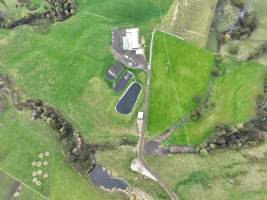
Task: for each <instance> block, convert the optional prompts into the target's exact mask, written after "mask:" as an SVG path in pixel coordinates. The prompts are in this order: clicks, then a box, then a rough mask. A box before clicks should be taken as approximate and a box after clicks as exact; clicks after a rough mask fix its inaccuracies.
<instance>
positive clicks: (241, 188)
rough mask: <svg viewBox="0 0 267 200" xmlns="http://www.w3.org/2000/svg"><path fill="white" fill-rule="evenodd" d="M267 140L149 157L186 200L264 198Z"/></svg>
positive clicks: (247, 199)
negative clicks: (232, 148)
mask: <svg viewBox="0 0 267 200" xmlns="http://www.w3.org/2000/svg"><path fill="white" fill-rule="evenodd" d="M266 148H267V144H266V143H265V144H263V145H261V146H259V147H255V148H250V149H243V150H241V151H230V150H227V151H217V152H214V153H211V154H208V156H205V157H201V156H199V155H186V154H184V155H173V156H163V157H152V156H149V157H147V158H146V160H147V161H148V163H149V164H150V165H151V166H153V168H154V169H155V170H156V172H157V173H158V174H159V175H160V176H161V177H164V178H165V180H166V181H167V183H168V184H169V185H170V186H171V187H172V188H173V190H174V191H175V192H176V193H177V195H178V196H179V197H180V199H182V200H189V199H194V200H203V199H205V200H214V199H216V200H264V199H266V197H267V185H266V183H267V159H266V158H267V157H266Z"/></svg>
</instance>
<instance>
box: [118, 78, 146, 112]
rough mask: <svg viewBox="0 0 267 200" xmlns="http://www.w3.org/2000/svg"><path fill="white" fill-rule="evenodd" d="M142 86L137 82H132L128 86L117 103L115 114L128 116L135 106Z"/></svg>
mask: <svg viewBox="0 0 267 200" xmlns="http://www.w3.org/2000/svg"><path fill="white" fill-rule="evenodd" d="M141 90H142V85H141V84H140V83H138V82H134V83H133V84H131V85H130V86H129V88H128V89H127V91H126V93H125V94H123V95H122V97H121V98H120V100H119V102H118V103H117V105H116V110H117V112H119V113H121V114H122V115H128V114H129V113H130V112H131V111H132V110H133V107H134V105H135V104H136V102H137V100H138V97H139V95H140V93H141Z"/></svg>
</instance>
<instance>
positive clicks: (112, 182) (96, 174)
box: [89, 165, 128, 190]
mask: <svg viewBox="0 0 267 200" xmlns="http://www.w3.org/2000/svg"><path fill="white" fill-rule="evenodd" d="M89 175H90V177H91V180H92V181H93V183H94V184H95V185H96V186H98V187H103V188H105V189H106V190H112V189H119V190H126V189H127V188H128V184H127V183H126V182H125V181H124V180H122V179H119V178H114V177H112V176H111V175H110V174H109V173H108V171H107V170H105V169H104V168H103V167H102V166H101V165H95V167H94V168H93V169H92V171H90V172H89Z"/></svg>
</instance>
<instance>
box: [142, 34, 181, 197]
mask: <svg viewBox="0 0 267 200" xmlns="http://www.w3.org/2000/svg"><path fill="white" fill-rule="evenodd" d="M154 34H155V31H153V33H152V38H151V46H150V60H149V64H148V67H147V70H146V72H147V83H146V93H145V101H144V121H143V127H142V131H141V135H140V139H139V143H138V152H137V156H138V159H139V161H140V163H141V164H142V165H143V167H144V168H146V170H148V171H149V172H150V173H151V174H152V175H153V176H154V177H155V179H156V180H157V182H158V183H159V184H160V186H161V187H162V188H163V189H164V190H165V191H166V192H167V194H168V195H169V197H170V199H171V200H179V198H178V197H177V195H176V194H175V193H174V192H173V191H172V189H171V187H170V186H169V185H168V184H167V183H166V182H165V181H164V180H162V179H161V177H159V176H158V175H157V173H156V172H155V171H154V170H153V169H152V168H151V167H150V166H149V165H148V164H147V162H146V161H145V159H144V144H145V132H146V127H147V120H148V109H149V97H150V83H151V68H152V66H151V61H152V60H151V59H152V51H153V41H154Z"/></svg>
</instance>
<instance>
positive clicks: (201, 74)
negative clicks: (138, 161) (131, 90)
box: [149, 32, 215, 135]
mask: <svg viewBox="0 0 267 200" xmlns="http://www.w3.org/2000/svg"><path fill="white" fill-rule="evenodd" d="M168 58H169V60H168ZM214 59H215V55H213V54H210V53H208V52H207V51H205V50H203V49H200V48H198V47H196V46H194V45H192V44H189V43H187V42H185V41H182V40H179V39H177V38H175V37H172V36H169V35H166V34H164V33H161V32H157V33H156V35H155V43H154V52H153V60H152V64H153V68H152V83H151V100H150V113H149V132H150V133H151V135H157V134H160V133H161V132H163V131H164V130H165V129H167V128H169V127H170V126H171V125H172V124H173V123H175V122H176V121H178V120H179V119H180V118H181V113H180V109H179V103H180V104H181V111H182V113H183V114H184V115H185V114H188V113H190V112H191V111H193V110H194V109H195V108H196V107H197V106H198V104H199V102H197V101H196V100H195V97H199V98H200V102H201V101H202V100H203V97H204V96H205V94H206V92H207V88H208V83H209V79H210V73H211V70H212V67H213V65H214ZM176 91H177V95H178V97H176Z"/></svg>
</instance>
